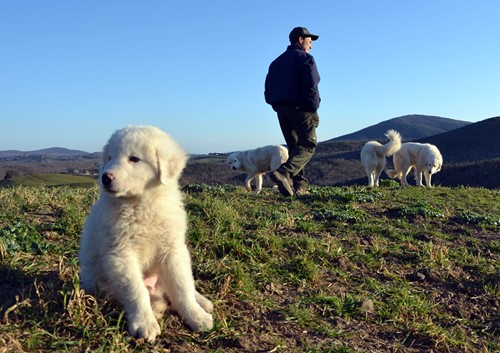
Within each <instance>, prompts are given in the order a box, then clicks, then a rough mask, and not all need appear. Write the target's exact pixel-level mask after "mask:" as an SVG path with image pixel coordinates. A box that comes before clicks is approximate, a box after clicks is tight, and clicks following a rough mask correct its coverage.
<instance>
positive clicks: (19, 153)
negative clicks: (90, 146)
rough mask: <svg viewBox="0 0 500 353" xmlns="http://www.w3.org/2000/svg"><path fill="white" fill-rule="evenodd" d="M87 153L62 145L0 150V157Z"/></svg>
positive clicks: (72, 155)
mask: <svg viewBox="0 0 500 353" xmlns="http://www.w3.org/2000/svg"><path fill="white" fill-rule="evenodd" d="M89 154H90V153H88V152H84V151H79V150H70V149H67V148H63V147H52V148H45V149H41V150H35V151H17V150H8V151H0V158H13V157H29V156H52V157H76V156H85V155H89Z"/></svg>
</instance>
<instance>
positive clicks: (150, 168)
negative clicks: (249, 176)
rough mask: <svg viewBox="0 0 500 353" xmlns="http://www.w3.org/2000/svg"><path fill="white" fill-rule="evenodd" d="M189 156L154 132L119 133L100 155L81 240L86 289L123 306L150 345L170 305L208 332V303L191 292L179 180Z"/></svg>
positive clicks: (133, 332)
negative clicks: (93, 199) (95, 189)
mask: <svg viewBox="0 0 500 353" xmlns="http://www.w3.org/2000/svg"><path fill="white" fill-rule="evenodd" d="M186 161H187V155H186V154H185V152H184V151H183V150H182V149H181V148H180V147H179V146H178V144H177V143H176V142H175V141H174V140H172V139H171V138H170V137H169V136H168V135H167V134H166V133H164V132H163V131H161V130H160V129H158V128H155V127H152V126H129V127H126V128H124V129H121V130H118V131H116V132H115V133H114V134H113V135H112V136H111V138H110V139H109V141H108V142H107V144H106V146H104V149H103V152H102V160H101V162H102V165H101V169H100V175H99V184H100V195H99V199H98V200H97V202H96V203H95V204H94V206H93V207H92V209H91V211H90V214H89V216H88V218H87V221H86V223H85V226H84V229H83V234H82V238H81V249H80V253H79V261H80V266H81V271H80V275H81V284H82V287H83V289H85V290H86V291H88V292H93V291H95V290H96V289H100V290H103V291H105V292H107V293H109V294H111V295H112V297H114V298H115V299H117V300H118V301H119V302H120V303H121V304H122V305H123V307H124V310H125V313H126V315H127V320H128V330H129V333H130V334H131V335H133V336H136V337H143V338H145V339H146V340H148V341H153V340H154V339H155V338H156V336H157V335H159V334H160V326H159V325H158V322H157V319H159V318H161V317H162V315H163V312H164V310H165V309H166V308H167V300H168V302H170V303H171V304H172V307H173V309H175V310H176V311H177V312H178V313H179V315H180V316H181V317H182V319H184V321H185V323H186V324H187V325H188V326H189V327H191V328H192V329H193V330H195V331H199V330H206V329H211V328H212V326H213V321H212V315H211V312H212V310H213V305H212V303H211V302H210V301H209V300H208V299H206V298H205V297H203V296H202V295H201V294H199V293H198V292H197V291H196V290H195V284H194V279H193V274H192V269H191V258H190V254H189V251H188V248H187V246H186V242H185V241H186V239H185V234H186V230H187V216H186V212H185V210H184V205H183V198H182V194H181V192H180V190H179V185H178V180H179V177H180V174H181V172H182V170H183V168H184V166H185V164H186Z"/></svg>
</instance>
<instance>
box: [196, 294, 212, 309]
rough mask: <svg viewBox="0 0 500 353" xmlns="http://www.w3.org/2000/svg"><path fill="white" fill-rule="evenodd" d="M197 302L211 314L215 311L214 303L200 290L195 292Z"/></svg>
mask: <svg viewBox="0 0 500 353" xmlns="http://www.w3.org/2000/svg"><path fill="white" fill-rule="evenodd" d="M195 298H196V302H197V303H198V304H199V305H200V306H201V307H202V308H203V310H205V311H206V312H207V313H209V314H211V313H212V312H213V311H214V305H213V304H212V302H211V301H210V300H209V299H207V298H206V297H205V296H203V295H202V294H200V293H199V292H198V291H196V292H195Z"/></svg>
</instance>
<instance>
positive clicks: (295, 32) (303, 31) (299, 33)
mask: <svg viewBox="0 0 500 353" xmlns="http://www.w3.org/2000/svg"><path fill="white" fill-rule="evenodd" d="M299 37H311V40H316V39H318V38H319V36H318V35H316V34H311V33H310V32H309V30H308V29H307V28H305V27H295V28H294V29H292V31H291V32H290V35H289V36H288V38H289V39H290V43H295V42H296V41H297V39H299Z"/></svg>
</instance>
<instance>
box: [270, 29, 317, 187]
mask: <svg viewBox="0 0 500 353" xmlns="http://www.w3.org/2000/svg"><path fill="white" fill-rule="evenodd" d="M318 38H319V36H317V35H315V34H311V33H309V31H308V30H307V28H305V27H295V28H294V29H293V30H292V31H291V32H290V35H289V39H290V45H289V46H288V48H287V49H286V51H285V52H284V53H283V54H281V55H280V56H278V58H276V60H274V61H273V62H272V63H271V65H270V66H269V72H268V73H267V76H266V83H265V91H264V96H265V99H266V103H268V104H270V105H271V106H272V107H273V110H274V111H275V112H276V113H277V114H278V120H279V123H280V127H281V131H282V133H283V137H284V138H285V141H286V144H287V145H288V151H289V158H288V160H287V161H286V162H285V163H283V164H282V165H281V166H280V167H279V168H278V169H276V170H275V171H273V172H271V173H270V174H269V175H270V177H271V179H272V180H273V182H275V183H276V184H277V185H278V189H279V191H280V193H281V194H282V195H284V196H292V195H293V194H294V192H295V193H296V194H297V195H305V194H307V193H308V191H307V189H308V182H307V179H306V178H305V177H304V167H305V166H306V165H307V163H308V162H309V161H310V160H311V158H312V156H313V155H314V151H315V150H316V146H317V141H316V128H317V127H318V124H319V116H318V113H317V110H318V108H319V103H320V101H321V98H320V96H319V91H318V84H319V80H320V77H319V73H318V69H317V68H316V62H315V61H314V58H313V57H312V55H310V54H309V50H311V48H312V42H313V41H315V40H316V39H318Z"/></svg>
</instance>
